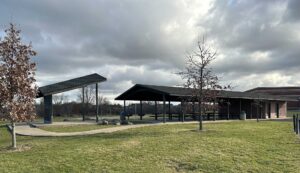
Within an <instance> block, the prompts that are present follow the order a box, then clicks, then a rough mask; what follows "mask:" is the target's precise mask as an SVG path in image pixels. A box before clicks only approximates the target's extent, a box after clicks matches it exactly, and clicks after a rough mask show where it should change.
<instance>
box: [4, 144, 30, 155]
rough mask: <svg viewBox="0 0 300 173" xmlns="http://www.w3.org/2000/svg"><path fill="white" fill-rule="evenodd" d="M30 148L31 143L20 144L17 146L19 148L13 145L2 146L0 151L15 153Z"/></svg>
mask: <svg viewBox="0 0 300 173" xmlns="http://www.w3.org/2000/svg"><path fill="white" fill-rule="evenodd" d="M28 150H31V146H29V145H19V146H17V148H12V147H5V148H1V149H0V152H3V153H14V152H23V151H28Z"/></svg>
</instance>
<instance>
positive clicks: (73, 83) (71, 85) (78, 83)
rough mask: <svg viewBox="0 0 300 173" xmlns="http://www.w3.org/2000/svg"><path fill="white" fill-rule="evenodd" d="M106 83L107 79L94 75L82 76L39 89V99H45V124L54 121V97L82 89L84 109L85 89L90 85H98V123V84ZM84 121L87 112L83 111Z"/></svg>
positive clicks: (97, 107)
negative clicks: (54, 95)
mask: <svg viewBox="0 0 300 173" xmlns="http://www.w3.org/2000/svg"><path fill="white" fill-rule="evenodd" d="M104 81H106V78H105V77H103V76H101V75H99V74H97V73H94V74H90V75H87V76H82V77H78V78H74V79H70V80H66V81H62V82H58V83H55V84H51V85H47V86H43V87H39V88H38V95H37V98H41V97H43V98H44V123H52V121H53V105H52V95H53V94H58V93H62V92H66V91H70V90H74V89H78V88H82V107H84V103H85V100H84V98H85V97H84V88H85V87H86V86H88V85H92V84H95V85H96V91H95V92H96V93H95V94H96V121H98V114H99V110H98V109H99V106H98V104H99V103H98V84H99V83H101V82H104ZM82 120H83V121H84V120H85V112H84V111H82Z"/></svg>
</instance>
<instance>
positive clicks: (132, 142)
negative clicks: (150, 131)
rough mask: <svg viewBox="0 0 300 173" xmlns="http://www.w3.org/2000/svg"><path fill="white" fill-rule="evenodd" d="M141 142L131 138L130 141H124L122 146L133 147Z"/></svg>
mask: <svg viewBox="0 0 300 173" xmlns="http://www.w3.org/2000/svg"><path fill="white" fill-rule="evenodd" d="M140 144H141V142H140V141H137V140H130V141H125V142H123V143H122V146H123V147H126V148H131V147H136V146H139V145H140Z"/></svg>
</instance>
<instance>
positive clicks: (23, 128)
mask: <svg viewBox="0 0 300 173" xmlns="http://www.w3.org/2000/svg"><path fill="white" fill-rule="evenodd" d="M233 121H236V122H237V121H241V120H229V121H228V120H218V121H204V122H203V123H224V122H233ZM247 121H249V120H247ZM250 121H251V120H250ZM253 121H256V120H253ZM192 123H198V121H188V122H167V123H161V122H160V123H150V124H139V125H123V126H117V127H108V128H103V129H96V130H90V131H82V132H66V133H61V132H50V131H46V130H42V129H40V128H35V127H30V126H29V125H19V126H16V127H15V130H16V134H17V135H22V136H44V137H51V136H52V137H59V136H83V135H93V134H99V133H113V132H117V131H122V130H127V129H133V128H139V127H146V126H155V125H167V124H192Z"/></svg>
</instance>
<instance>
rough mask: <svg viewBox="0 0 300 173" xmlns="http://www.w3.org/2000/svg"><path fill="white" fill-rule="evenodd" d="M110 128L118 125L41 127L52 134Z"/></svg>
mask: <svg viewBox="0 0 300 173" xmlns="http://www.w3.org/2000/svg"><path fill="white" fill-rule="evenodd" d="M110 127H117V126H116V125H96V124H95V125H88V124H87V125H85V124H84V125H57V126H56V125H51V126H43V127H39V128H41V129H43V130H46V131H50V132H82V131H89V130H96V129H104V128H110Z"/></svg>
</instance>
